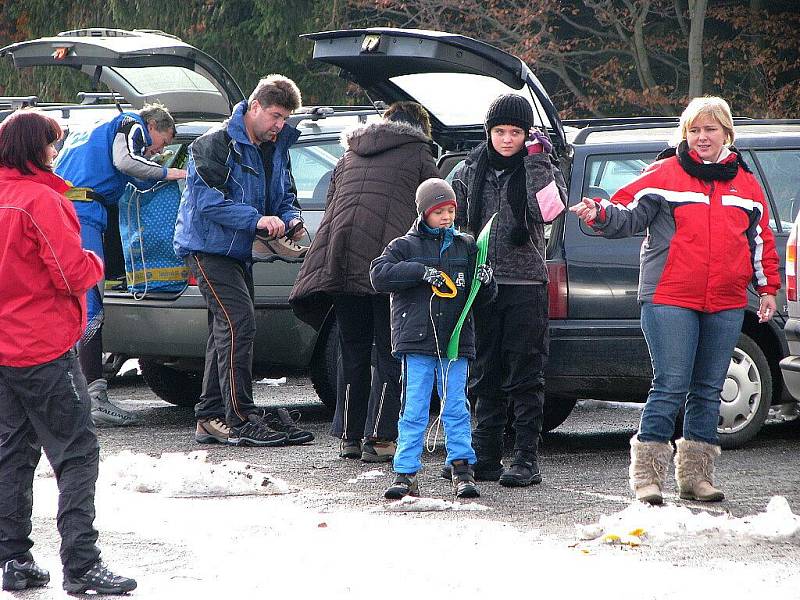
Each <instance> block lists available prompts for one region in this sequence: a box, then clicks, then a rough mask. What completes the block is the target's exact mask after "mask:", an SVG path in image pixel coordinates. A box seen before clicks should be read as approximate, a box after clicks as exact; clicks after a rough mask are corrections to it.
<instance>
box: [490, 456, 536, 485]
mask: <svg viewBox="0 0 800 600" xmlns="http://www.w3.org/2000/svg"><path fill="white" fill-rule="evenodd" d="M532 483H542V474H541V473H539V464H538V463H537V460H536V455H535V454H524V455H523V454H521V453H517V454H515V455H514V459H513V460H512V461H511V467H510V468H509V469H506V470H505V471H503V474H502V475H501V476H500V485H502V486H504V487H527V486H529V485H531V484H532Z"/></svg>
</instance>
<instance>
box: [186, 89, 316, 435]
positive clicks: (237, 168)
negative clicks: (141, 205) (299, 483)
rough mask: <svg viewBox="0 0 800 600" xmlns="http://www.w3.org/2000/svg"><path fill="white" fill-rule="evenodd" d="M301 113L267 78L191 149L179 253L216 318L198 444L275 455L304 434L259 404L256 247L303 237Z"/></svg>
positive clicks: (295, 92)
mask: <svg viewBox="0 0 800 600" xmlns="http://www.w3.org/2000/svg"><path fill="white" fill-rule="evenodd" d="M300 104H301V97H300V90H299V89H297V86H296V85H295V83H294V82H293V81H292V80H291V79H288V78H286V77H283V76H282V75H269V76H267V77H266V78H264V79H262V80H261V81H260V82H259V83H258V86H257V87H256V89H255V90H253V93H252V94H251V95H250V98H249V99H248V100H246V101H242V102H240V103H239V104H237V105H236V107H235V108H234V110H233V114H232V115H231V117H230V118H229V119H228V120H227V121H225V122H224V123H222V124H221V125H220V126H219V127H217V128H214V129H212V130H210V131H208V132H206V133H205V134H203V135H202V136H200V137H199V138H197V139H196V140H195V141H194V142H193V143H192V144H191V146H189V165H188V173H189V174H188V177H187V180H186V191H185V192H184V194H183V198H182V199H181V205H180V208H179V210H178V221H177V224H176V226H175V240H174V246H175V252H176V254H177V255H178V257H180V258H183V259H184V261H185V262H186V264H187V266H188V267H189V269H190V270H191V272H192V274H193V275H194V276H195V277H196V279H197V285H198V287H199V288H200V292H201V293H202V294H203V297H204V298H205V300H206V305H207V306H208V311H209V312H208V314H209V316H208V324H209V334H208V344H207V346H206V357H205V372H204V374H203V388H202V393H201V394H200V401H199V402H198V403H197V406H196V407H195V416H196V418H197V430H196V433H195V440H196V441H197V442H199V443H222V444H233V445H250V446H276V445H282V444H285V443H287V440H288V442H292V441H293V437H295V436H293V433H294V434H296V433H298V431H297V429H296V428H295V427H294V426H293V423H283V424H282V427H281V428H282V429H283V430H282V431H280V432H277V431H274V430H273V429H271V428H270V427H269V426H267V423H266V421H265V419H264V418H263V415H262V414H261V413H260V412H259V411H258V409H257V408H256V406H255V404H254V403H253V378H252V362H253V340H254V338H255V330H256V324H255V312H254V307H253V275H252V246H253V241H254V239H255V234H256V230H263V231H264V232H266V233H267V234H268V235H269V236H272V237H276V238H279V237H281V236H283V235H284V233H285V232H286V231H289V230H290V229H291V228H293V227H295V226H297V227H296V228H295V232H296V233H295V234H294V235H293V237H294V239H299V238H300V237H301V236H302V235H303V233H305V230H304V229H303V227H302V219H301V218H300V210H299V208H298V204H297V197H296V193H295V187H294V181H293V180H292V176H291V172H290V168H289V147H290V146H291V145H292V144H293V143H294V142H295V141H297V138H298V137H299V136H300V133H299V132H298V131H297V129H295V128H294V127H291V126H285V125H286V119H287V118H288V117H289V115H290V114H291V113H292V111H295V110H297V109H298V108H299V107H300ZM287 433H288V434H289V435H288V437H287ZM308 435H310V434H307V436H308ZM307 436H306V439H304V441H308V439H307Z"/></svg>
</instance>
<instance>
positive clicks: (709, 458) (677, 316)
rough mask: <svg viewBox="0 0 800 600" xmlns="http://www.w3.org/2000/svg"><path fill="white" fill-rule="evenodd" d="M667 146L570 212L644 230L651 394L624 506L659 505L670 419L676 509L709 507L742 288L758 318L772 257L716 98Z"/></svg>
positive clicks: (611, 229)
mask: <svg viewBox="0 0 800 600" xmlns="http://www.w3.org/2000/svg"><path fill="white" fill-rule="evenodd" d="M678 134H679V135H678V136H677V137H678V139H677V142H678V143H677V146H676V147H673V148H669V149H667V150H666V151H664V152H662V153H661V155H660V156H659V157H658V158H657V160H656V162H655V163H653V164H652V165H651V166H650V167H648V168H647V169H645V171H644V173H643V174H642V175H641V176H640V177H639V178H637V179H636V180H635V181H633V182H631V183H630V184H628V185H626V186H625V187H623V188H622V189H620V190H619V191H618V192H617V193H616V194H614V196H613V198H611V201H606V200H597V199H595V200H592V199H590V198H584V199H583V200H582V201H581V203H579V204H576V205H575V206H572V207H571V208H570V210H571V211H572V212H574V213H575V214H576V215H577V216H578V217H579V218H581V219H582V220H584V221H585V222H586V223H587V224H588V225H590V226H591V227H592V228H593V229H594V230H595V231H597V232H599V233H600V234H601V235H603V236H605V237H609V238H622V237H628V236H632V235H634V234H636V233H639V232H641V231H644V230H647V237H646V238H645V241H644V243H643V245H642V252H641V269H640V275H639V303H640V305H641V311H642V317H641V322H642V331H643V332H644V336H645V339H646V341H647V346H648V348H649V350H650V357H651V360H652V364H653V384H652V387H651V388H650V393H649V395H648V398H647V403H646V404H645V407H644V411H643V413H642V418H641V422H640V424H639V431H638V433H637V435H635V436H634V437H633V439H631V466H630V483H631V488H632V489H633V491H634V492H635V494H636V498H637V499H638V500H641V501H643V502H647V503H650V504H661V502H662V501H663V498H662V488H663V484H664V478H665V475H666V470H667V467H668V465H669V462H670V458H671V457H672V446H671V445H670V438H671V436H672V433H673V430H674V427H675V419H676V416H677V415H678V412H679V410H680V408H681V406H685V418H684V423H683V437H682V438H681V439H679V440H677V442H676V448H677V452H676V455H675V479H676V480H677V482H678V488H679V493H680V496H681V498H685V499H692V500H700V501H704V502H715V501H720V500H722V499H723V498H724V494H723V493H722V491H720V490H719V489H717V488H715V487H714V485H713V471H714V460H715V459H716V457H717V456H719V454H720V448H719V445H718V443H717V423H718V421H719V406H720V399H719V397H720V392H721V390H722V384H723V383H724V381H725V374H726V372H727V369H728V364H729V361H730V356H731V353H732V352H733V349H734V347H735V345H736V341H737V340H738V338H739V334H740V332H741V326H742V320H743V318H744V308H745V306H747V286H748V285H749V284H750V283H752V285H753V286H754V288H755V289H756V291H757V292H758V294H759V296H760V307H759V313H758V314H759V319H760V322H765V321H768V320H769V319H770V318H772V316H773V315H774V313H775V293H776V292H777V290H778V289H779V288H780V278H779V275H778V255H777V254H776V252H775V241H774V239H773V236H772V231H771V229H770V227H769V214H768V213H769V211H768V206H767V202H766V200H765V199H764V195H763V193H762V191H761V188H760V186H759V184H758V181H757V180H756V178H755V177H754V176H753V174H752V173H751V171H750V169H749V168H748V166H747V165H746V164H745V163H744V161H743V160H742V156H741V154H740V153H739V152H738V151H737V150H736V148H735V147H734V146H733V145H732V144H733V141H734V139H735V132H734V128H733V119H732V117H731V111H730V108H729V107H728V104H727V102H725V100H723V99H722V98H716V97H705V98H695V99H694V100H692V101H691V102H690V103H689V105H688V106H687V107H686V110H684V111H683V114H682V115H681V118H680V128H679V131H678Z"/></svg>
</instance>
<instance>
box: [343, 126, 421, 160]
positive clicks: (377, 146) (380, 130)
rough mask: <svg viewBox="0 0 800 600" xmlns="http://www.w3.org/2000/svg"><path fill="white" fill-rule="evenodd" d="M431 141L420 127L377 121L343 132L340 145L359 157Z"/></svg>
mask: <svg viewBox="0 0 800 600" xmlns="http://www.w3.org/2000/svg"><path fill="white" fill-rule="evenodd" d="M430 141H431V139H430V138H429V137H428V136H426V135H425V133H424V132H423V131H422V129H420V128H419V127H414V126H413V125H409V124H408V123H401V122H399V121H385V120H384V121H377V122H375V123H370V124H369V125H359V126H357V127H353V128H351V129H347V130H345V131H343V132H342V135H341V139H340V143H341V144H342V146H344V147H345V148H350V150H352V151H353V152H355V153H356V154H358V155H359V156H371V155H373V154H380V153H381V152H385V151H386V150H388V149H389V148H396V147H397V146H402V145H403V144H409V143H412V142H426V143H430Z"/></svg>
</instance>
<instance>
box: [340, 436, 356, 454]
mask: <svg viewBox="0 0 800 600" xmlns="http://www.w3.org/2000/svg"><path fill="white" fill-rule="evenodd" d="M339 456H340V457H341V458H361V440H348V439H347V438H344V439H342V441H341V442H340V443H339Z"/></svg>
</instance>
